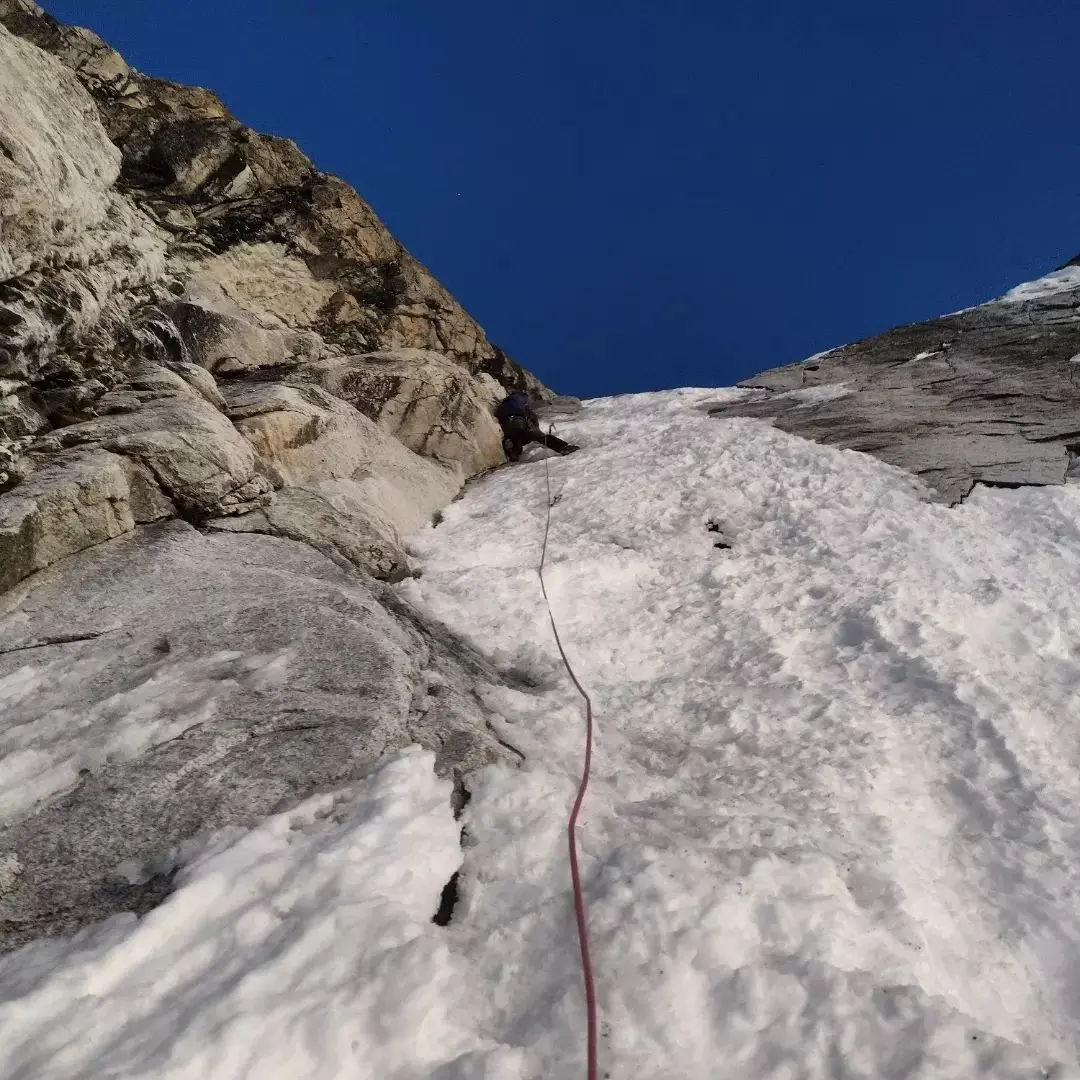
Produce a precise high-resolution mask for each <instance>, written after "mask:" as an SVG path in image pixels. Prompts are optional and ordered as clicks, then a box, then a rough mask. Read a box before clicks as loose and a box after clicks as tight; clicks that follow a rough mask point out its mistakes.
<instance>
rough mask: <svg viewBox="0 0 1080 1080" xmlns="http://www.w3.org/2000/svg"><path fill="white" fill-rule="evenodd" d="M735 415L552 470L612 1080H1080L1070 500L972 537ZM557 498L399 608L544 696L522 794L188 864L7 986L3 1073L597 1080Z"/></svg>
mask: <svg viewBox="0 0 1080 1080" xmlns="http://www.w3.org/2000/svg"><path fill="white" fill-rule="evenodd" d="M734 393H737V392H736V391H710V390H683V391H675V392H669V393H663V394H651V395H639V396H633V397H625V398H618V399H608V400H600V401H594V402H590V403H587V405H586V407H585V409H584V410H583V411H582V413H581V415H580V416H579V417H578V418H577V419H576V420H575V421H574V422H573V423H572V424H568V425H566V430H565V431H564V432H563V434H565V435H566V436H567V437H568V438H570V439H572V440H573V441H575V442H581V443H582V444H583V446H584V447H585V448H584V449H583V450H582V451H581V452H580V453H578V454H576V455H574V456H573V457H570V458H566V459H557V458H556V459H553V460H551V461H550V462H549V464H550V479H551V483H552V485H553V490H554V493H555V499H556V501H555V505H554V507H553V508H552V534H551V548H550V552H549V559H550V564H549V566H550V568H549V571H548V574H547V577H548V582H549V591H550V592H551V594H552V599H553V604H554V606H555V609H556V614H557V616H558V618H559V621H560V629H561V631H562V633H563V635H564V640H565V642H566V644H567V648H568V651H569V653H570V654H571V657H572V659H573V661H574V663H575V667H576V669H577V672H578V674H579V676H580V677H581V678H582V680H583V681H584V682H585V684H586V685H587V686H588V688H589V689H590V691H591V692H592V694H593V698H594V701H595V703H596V706H597V710H598V714H599V740H598V746H597V756H596V761H595V772H594V778H593V785H592V787H591V789H590V794H589V797H588V799H587V801H586V804H585V810H584V813H583V818H582V824H581V829H580V844H581V848H582V856H583V872H584V875H585V887H586V890H587V900H588V904H589V917H590V927H591V932H592V940H593V962H594V966H595V968H596V972H597V983H598V993H599V1006H600V1016H601V1021H602V1027H603V1032H602V1036H603V1037H602V1043H601V1055H602V1057H601V1076H608V1075H610V1076H611V1077H612V1078H617V1080H646V1078H672V1080H674V1078H693V1080H699V1078H700V1080H705V1078H727V1077H731V1078H733V1080H734V1078H739V1080H758V1078H761V1080H764V1078H769V1080H781V1078H782V1080H796V1078H799V1080H803V1078H806V1080H810V1078H825V1077H830V1078H844V1080H855V1078H866V1080H870V1078H889V1080H894V1078H895V1080H898V1078H905V1080H907V1078H920V1080H943V1078H956V1080H961V1078H964V1080H967V1078H972V1077H994V1078H1015V1080H1020V1078H1024V1080H1029V1078H1035V1077H1050V1076H1052V1077H1078V1076H1080V1070H1078V1069H1077V1068H1076V1062H1077V1060H1078V1058H1080V951H1078V944H1080V904H1078V903H1077V896H1078V892H1077V888H1078V885H1080V850H1078V849H1080V800H1078V798H1077V795H1078V788H1080V781H1078V779H1077V778H1078V775H1080V773H1078V766H1080V736H1078V734H1077V732H1078V730H1080V724H1078V720H1080V709H1078V707H1077V705H1076V698H1077V690H1078V688H1080V648H1078V646H1077V645H1076V642H1077V640H1078V631H1080V615H1078V614H1077V612H1078V610H1080V605H1078V603H1077V601H1078V599H1080V488H1076V487H1072V486H1069V487H1063V488H1041V489H1021V490H1015V491H1013V490H978V491H977V492H975V493H974V494H973V495H972V496H971V497H970V498H969V499H968V500H967V502H966V503H965V504H964V505H963V506H961V507H958V508H956V509H952V510H950V509H946V508H944V507H942V506H940V505H938V504H933V503H929V502H927V501H925V493H924V491H923V489H922V488H921V486H920V485H919V483H918V482H917V481H916V480H914V479H913V478H911V477H910V476H909V475H908V474H906V473H903V472H901V471H899V470H896V469H893V468H891V467H889V466H887V465H884V464H882V463H881V462H879V461H877V460H875V459H873V458H870V457H868V456H863V455H859V454H856V453H854V452H850V451H837V450H833V449H830V448H827V447H822V446H819V445H816V444H814V443H810V442H806V441H804V440H801V439H798V438H796V437H792V436H788V435H785V434H783V433H782V432H779V431H776V430H774V429H772V428H770V427H769V426H768V425H767V424H765V423H763V422H761V421H756V420H747V419H734V420H717V419H711V418H709V417H708V416H707V415H706V414H705V412H704V409H705V407H706V406H707V405H708V404H709V403H711V402H715V401H717V400H720V399H723V398H726V397H728V396H730V395H731V394H734ZM546 469H547V466H546V465H545V463H544V462H543V460H542V452H534V453H533V454H532V455H530V460H527V461H526V462H524V463H522V464H521V465H519V466H515V467H514V468H510V469H505V470H501V471H499V472H497V473H496V474H494V475H492V476H490V477H488V478H486V479H485V480H482V481H481V482H479V483H477V484H476V485H474V486H473V487H472V488H471V489H470V490H469V491H468V492H467V493H466V495H465V496H464V497H463V498H462V499H460V500H459V501H458V502H456V503H453V504H452V505H451V506H450V507H448V508H447V510H446V512H445V514H444V518H443V520H442V522H441V524H439V526H438V527H429V528H427V529H425V530H423V531H422V532H421V533H420V534H418V535H417V536H415V537H414V538H413V540H412V544H413V549H414V554H415V555H416V557H417V558H418V560H419V562H420V565H421V568H422V574H421V576H420V577H419V578H417V579H414V580H410V581H407V582H405V583H403V584H402V585H401V586H400V589H401V592H402V594H403V596H404V597H405V598H406V599H408V600H409V601H410V602H411V603H413V604H414V605H416V606H417V607H419V608H421V609H423V610H424V611H425V612H426V613H428V614H429V615H430V616H433V617H435V618H438V619H439V620H441V621H443V622H445V623H446V624H447V625H448V626H450V627H451V628H452V629H454V630H455V631H457V632H458V633H460V634H462V635H463V636H465V637H467V638H468V639H469V640H470V641H471V642H472V643H473V644H474V645H475V646H476V647H477V648H478V649H480V650H482V651H483V652H484V653H486V654H487V655H488V656H490V657H492V658H493V659H494V660H495V661H496V662H497V664H498V665H499V666H500V667H501V668H503V669H504V670H506V671H513V672H515V673H516V674H517V675H518V676H519V683H520V681H521V680H522V679H524V680H527V681H528V683H531V684H532V686H533V689H532V690H531V691H525V690H522V691H512V690H508V689H498V690H495V689H490V688H489V689H486V690H483V693H484V694H485V695H486V697H487V704H488V705H489V706H490V707H492V708H494V709H495V710H496V711H497V712H498V713H499V715H501V716H502V717H503V721H502V723H501V725H500V729H499V734H500V735H501V736H502V738H503V739H504V740H506V741H507V742H509V743H511V744H513V745H514V746H516V747H518V748H519V749H520V750H522V751H523V752H524V754H525V755H526V763H525V765H524V766H523V767H522V768H521V769H519V770H512V769H509V768H505V767H492V768H489V769H488V770H486V771H484V772H483V773H481V774H479V775H474V777H473V779H472V792H473V797H472V800H471V802H470V803H469V805H468V806H467V808H466V810H465V812H464V815H463V817H462V820H461V822H460V823H457V822H454V820H453V817H452V815H451V813H450V809H449V803H448V790H447V789H448V785H446V784H443V783H442V782H440V781H437V780H435V779H434V778H433V777H432V775H431V759H430V756H429V755H426V754H422V753H419V752H414V753H408V754H405V755H402V756H400V757H398V758H395V759H392V760H390V761H387V762H386V763H385V764H384V765H383V766H382V767H381V768H380V769H379V770H377V771H376V772H375V773H374V774H373V775H372V776H371V777H370V778H369V780H368V781H367V782H366V784H365V785H361V786H360V787H359V788H357V789H356V790H354V791H351V792H347V793H340V794H339V795H337V796H334V797H330V796H328V797H326V798H325V799H322V800H313V801H312V802H311V803H310V804H307V805H305V806H304V807H301V808H300V809H298V810H297V811H295V812H293V813H291V814H283V815H280V816H278V817H276V818H273V819H270V820H269V821H267V822H266V823H265V824H263V825H262V826H260V827H259V828H257V829H254V830H252V831H250V832H247V833H240V832H238V833H236V834H230V835H228V836H220V837H216V838H210V839H209V840H207V842H206V844H205V845H204V846H202V847H199V848H195V847H193V849H192V850H191V851H181V852H174V853H170V854H169V856H168V857H169V858H170V859H171V860H172V863H173V864H174V865H175V864H180V865H183V866H184V867H185V869H184V870H183V871H182V877H181V888H180V889H179V890H178V891H177V892H176V893H175V894H174V895H173V896H172V897H170V899H169V900H168V901H167V902H166V903H165V904H163V905H162V906H161V907H160V908H158V909H157V910H156V911H154V912H152V913H151V914H150V915H148V916H146V917H145V918H144V919H142V920H141V921H138V922H137V921H135V920H134V919H130V920H124V919H118V920H114V921H113V922H112V923H111V924H108V925H106V926H104V927H100V928H94V929H91V930H88V931H85V932H84V933H83V934H82V935H80V936H79V937H78V938H77V939H75V940H73V941H69V942H65V941H51V942H40V943H37V944H35V945H32V946H29V947H27V948H25V949H23V950H21V951H20V952H17V953H14V954H11V955H9V956H7V957H3V958H0V1076H2V1077H16V1076H18V1077H23V1076H27V1077H28V1076H34V1077H41V1078H46V1080H61V1078H63V1080H73V1078H76V1077H79V1078H82V1077H86V1078H89V1077H92V1076H93V1077H98V1076H107V1077H136V1076H147V1075H153V1076H155V1077H168V1078H181V1077H183V1078H189V1077H190V1078H195V1077H215V1078H218V1077H220V1078H225V1077H229V1078H232V1077H256V1076H258V1077H260V1078H278V1077H280V1078H286V1077H288V1078H292V1077H301V1076H303V1077H317V1078H319V1080H323V1078H335V1077H350V1078H356V1077H362V1078H367V1077H370V1078H372V1080H374V1078H376V1077H377V1078H380V1080H386V1078H399V1080H406V1078H410V1080H412V1078H415V1080H419V1078H421V1077H434V1078H436V1080H533V1078H540V1077H545V1078H546V1077H559V1078H562V1077H573V1076H583V1075H584V1068H583V1050H584V1009H583V996H582V992H581V980H580V971H579V967H578V958H577V942H576V939H575V936H574V926H573V918H572V912H571V904H570V897H569V890H568V875H567V869H566V856H565V819H566V813H567V810H568V806H569V802H570V799H571V797H572V792H573V788H574V785H575V783H576V779H577V773H578V769H579V766H580V756H581V749H582V720H581V713H580V708H579V706H578V703H577V702H576V700H575V698H574V695H573V692H572V689H571V687H570V686H569V683H568V680H567V678H566V675H565V672H564V671H563V669H562V668H561V666H560V664H559V660H558V656H557V653H556V650H555V647H554V643H553V641H552V640H551V635H550V628H549V626H548V625H547V621H546V614H545V611H544V608H543V602H542V598H541V596H540V593H539V589H538V587H537V579H536V563H537V560H538V558H539V553H540V543H541V537H542V534H543V526H544V519H545V515H546V510H547V495H546V481H547V473H546ZM710 521H712V522H713V523H714V524H715V525H716V526H718V527H719V528H720V529H721V530H722V531H721V532H720V533H717V532H714V531H710V529H709V528H708V524H709V522H710ZM721 536H722V537H724V538H725V539H727V540H728V541H730V542H731V543H732V545H733V546H732V547H731V549H730V550H727V549H720V548H717V547H715V546H714V545H715V544H716V543H717V541H718V539H719V538H720V537H721ZM460 825H464V829H465V832H464V843H463V844H462V845H460V846H459V842H458V840H459V837H458V831H459V827H460ZM459 866H461V869H462V877H461V899H460V901H459V903H458V905H457V907H456V909H455V912H454V917H453V919H452V921H451V923H450V925H449V926H448V927H446V928H445V929H444V928H440V927H437V926H435V925H433V924H432V923H431V922H430V913H431V912H433V911H434V910H435V908H436V906H437V904H438V902H439V895H440V892H441V889H442V886H443V885H444V884H445V882H446V880H447V878H448V877H449V875H450V874H451V873H452V872H453V871H454V870H455V869H456V868H458V867H459ZM147 872H149V868H148V871H147ZM3 873H4V864H3V863H2V862H0V877H2V875H3Z"/></svg>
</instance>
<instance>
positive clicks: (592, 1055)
mask: <svg viewBox="0 0 1080 1080" xmlns="http://www.w3.org/2000/svg"><path fill="white" fill-rule="evenodd" d="M549 433H550V432H549ZM548 460H549V459H548V458H545V459H544V470H545V475H546V478H547V522H546V524H545V525H544V546H543V548H542V550H541V552H540V565H539V567H537V573H538V574H539V575H540V591H541V592H542V593H543V594H544V603H545V604H546V605H547V613H548V618H549V619H550V620H551V632H552V634H553V635H554V636H555V645H556V646H557V648H558V650H559V656H561V657H562V662H563V664H564V665H565V667H566V671H567V674H568V675H569V676H570V681H571V682H572V683H573V684H574V686H575V687H576V689H577V692H578V693H579V694H580V695H581V696H582V698H583V699H584V701H585V764H584V767H583V768H582V770H581V783H580V784H579V785H578V791H577V798H576V799H575V800H574V808H573V809H572V810H571V811H570V821H569V824H568V826H567V830H566V831H567V840H568V844H569V848H570V880H571V882H572V884H573V888H574V915H575V917H576V919H577V932H578V944H579V945H580V947H581V974H582V978H583V979H584V980H585V1012H586V1025H587V1032H588V1055H587V1061H588V1070H587V1076H588V1080H596V1075H597V1072H596V1057H597V1054H596V1050H597V1038H596V988H595V987H594V985H593V971H592V959H591V958H590V956H589V930H588V926H587V925H586V921H585V897H584V895H583V894H582V891H581V873H580V871H579V870H578V853H577V836H576V832H575V830H576V829H577V820H578V814H579V813H580V811H581V804H582V802H583V801H584V799H585V791H586V789H587V788H588V786H589V773H590V771H591V769H592V744H593V712H592V700H591V699H590V698H589V695H588V693H587V692H586V690H585V688H584V687H583V686H582V685H581V683H580V682H578V677H577V675H575V674H574V669H573V667H571V665H570V661H569V659H567V656H566V650H565V649H563V644H562V639H561V638H560V637H559V628H558V626H556V624H555V615H554V613H553V612H552V610H551V601H550V600H549V599H548V592H547V586H546V585H545V583H544V563H545V561H546V560H547V549H548V534H549V533H550V532H551V507H552V505H553V504H552V501H551V468H550V466H549V465H548Z"/></svg>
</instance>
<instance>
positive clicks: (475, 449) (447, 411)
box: [312, 349, 504, 476]
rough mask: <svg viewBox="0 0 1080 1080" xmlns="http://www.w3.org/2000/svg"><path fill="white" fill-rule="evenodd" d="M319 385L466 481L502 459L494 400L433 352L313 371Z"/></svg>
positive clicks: (492, 392) (401, 353) (494, 393)
mask: <svg viewBox="0 0 1080 1080" xmlns="http://www.w3.org/2000/svg"><path fill="white" fill-rule="evenodd" d="M312 372H313V374H314V377H315V378H316V379H317V380H318V381H319V384H320V385H321V386H322V387H323V388H324V389H326V390H329V391H330V392H331V393H332V394H334V395H336V396H337V397H340V398H343V399H344V400H346V401H348V402H350V403H351V404H353V405H355V406H356V408H357V409H359V410H360V411H361V412H362V413H364V414H365V415H367V416H369V417H371V419H372V420H374V421H375V422H376V423H377V424H378V425H379V426H380V427H382V428H383V429H384V430H386V431H389V432H391V433H392V434H393V435H395V436H396V437H397V438H398V439H400V440H401V441H402V442H403V443H404V444H405V445H406V446H407V447H409V449H411V450H414V451H415V452H416V453H418V454H423V455H425V456H427V457H431V458H434V459H435V460H436V461H439V462H442V463H444V464H447V465H451V466H455V467H458V468H460V470H461V471H462V473H463V474H464V475H465V476H473V475H475V474H476V473H479V472H483V471H484V470H485V469H488V468H491V467H492V466H494V465H497V464H499V463H500V462H501V461H503V460H504V458H503V452H502V435H501V433H500V431H499V425H498V424H497V423H496V421H495V418H494V417H493V415H492V406H493V405H494V404H495V403H496V401H497V400H498V399H499V397H500V393H501V392H500V388H499V387H498V384H497V383H495V381H494V380H488V381H482V380H480V379H478V378H476V377H474V376H472V375H470V373H469V372H467V371H464V370H463V369H462V368H461V367H460V366H459V365H457V364H454V363H453V362H451V361H449V360H447V358H446V357H445V356H443V355H441V354H440V353H433V352H422V351H420V350H416V349H398V350H396V351H391V352H378V353H369V354H367V355H364V356H350V357H347V358H344V359H331V360H326V361H323V362H322V363H320V364H316V365H312Z"/></svg>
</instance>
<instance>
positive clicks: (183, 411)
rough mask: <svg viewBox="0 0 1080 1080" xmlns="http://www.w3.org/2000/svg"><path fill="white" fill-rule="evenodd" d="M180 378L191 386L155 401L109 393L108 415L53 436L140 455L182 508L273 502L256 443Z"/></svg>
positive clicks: (66, 443)
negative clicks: (257, 459)
mask: <svg viewBox="0 0 1080 1080" xmlns="http://www.w3.org/2000/svg"><path fill="white" fill-rule="evenodd" d="M174 377H175V378H176V383H177V384H178V386H180V387H183V388H184V389H183V391H179V390H178V391H176V392H174V393H173V394H171V395H169V396H164V395H160V394H159V395H156V396H151V397H149V398H148V399H147V400H139V397H138V395H137V393H135V392H132V391H129V392H127V393H126V394H125V393H119V394H110V395H106V396H105V398H103V399H102V408H103V410H105V412H106V415H102V416H99V417H98V418H97V419H94V420H88V421H84V422H83V423H79V424H72V425H70V426H69V427H65V428H61V429H60V430H59V431H57V432H54V433H53V434H52V435H51V436H50V439H51V440H52V441H54V442H55V444H56V445H57V446H60V447H63V448H71V447H80V446H100V447H102V448H104V449H106V450H110V451H112V452H113V453H116V454H123V455H124V456H126V457H130V458H133V459H134V460H135V461H137V462H139V463H140V464H141V465H143V466H145V468H146V469H147V470H148V471H149V473H150V474H151V475H152V476H153V477H154V479H155V481H156V482H157V484H158V486H159V487H160V488H161V490H162V491H163V492H164V493H165V495H166V496H167V497H168V498H169V499H171V500H172V501H173V502H174V503H175V504H176V507H177V509H178V510H179V511H180V512H182V513H185V514H188V515H191V516H194V517H196V518H203V517H210V516H217V515H220V514H223V513H239V512H241V511H242V510H244V509H251V508H253V507H255V506H258V505H262V504H263V503H265V502H267V501H268V499H269V493H270V491H271V485H270V484H269V482H268V481H267V480H265V479H264V478H263V477H262V476H261V475H259V474H258V473H257V470H256V468H255V455H254V453H253V451H252V449H251V446H250V445H249V444H248V442H247V441H246V440H245V439H244V438H243V436H241V435H240V433H239V432H238V431H237V430H236V428H234V427H233V426H232V424H230V423H229V421H228V419H227V418H226V417H225V416H223V415H222V414H221V413H220V412H218V410H217V409H215V408H214V407H213V406H212V405H210V404H209V403H208V402H207V401H206V400H205V399H204V398H203V397H201V396H200V395H199V394H197V393H196V392H195V391H194V390H193V389H191V388H190V386H189V385H188V384H187V383H186V382H185V381H184V380H183V379H181V378H180V377H179V376H174ZM112 409H115V410H116V411H110V410H112Z"/></svg>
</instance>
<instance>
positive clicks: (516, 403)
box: [495, 390, 580, 461]
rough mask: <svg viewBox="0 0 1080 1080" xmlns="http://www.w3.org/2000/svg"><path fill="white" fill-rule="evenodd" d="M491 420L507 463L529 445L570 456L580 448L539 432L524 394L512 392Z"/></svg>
mask: <svg viewBox="0 0 1080 1080" xmlns="http://www.w3.org/2000/svg"><path fill="white" fill-rule="evenodd" d="M495 419H496V420H498V421H499V427H501V428H502V432H503V451H504V452H505V454H506V457H507V459H508V460H509V461H517V460H518V459H519V458H520V457H521V452H522V451H523V450H524V449H525V447H526V446H527V445H528V444H529V443H534V442H536V443H540V444H541V446H546V447H547V448H548V449H549V450H554V451H555V452H556V453H557V454H572V453H573V452H574V451H575V450H578V449H580V447H577V446H575V445H574V444H573V443H568V442H564V441H563V440H562V439H560V438H557V437H556V436H555V435H548V434H546V433H545V432H543V431H541V430H540V419H539V417H538V416H537V415H536V413H535V412H533V410H532V406H530V404H529V396H528V394H525V393H523V392H522V391H520V390H515V391H514V392H513V393H511V394H508V395H507V396H506V397H505V398H503V400H502V401H501V402H499V404H498V406H497V408H496V409H495Z"/></svg>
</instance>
